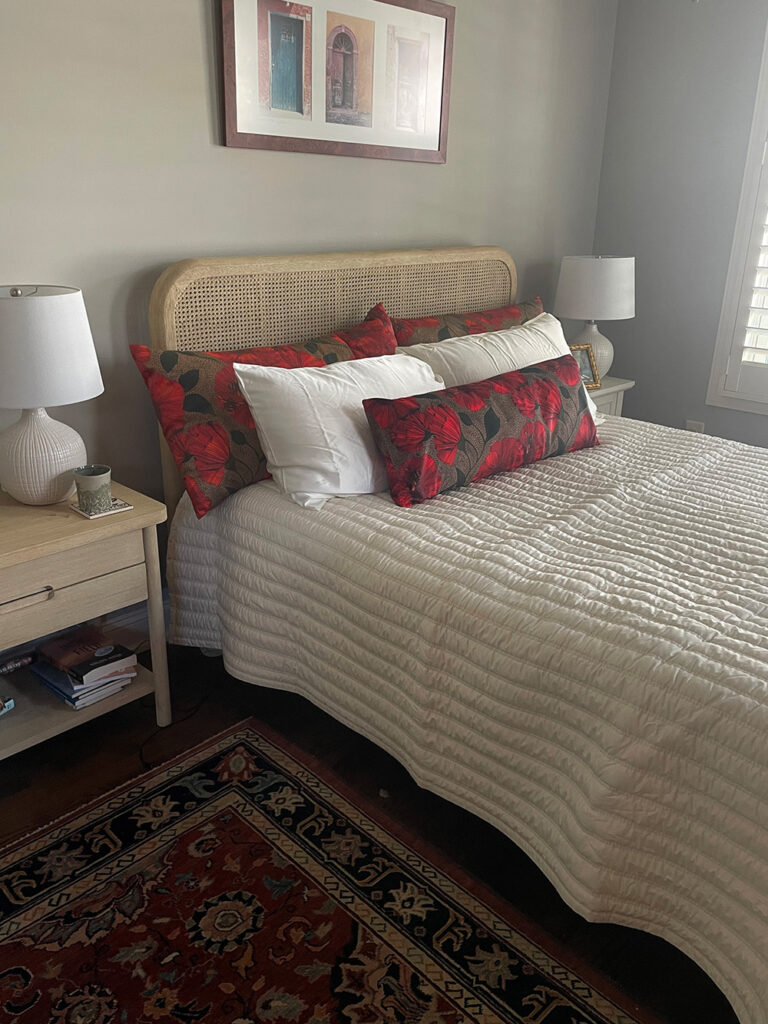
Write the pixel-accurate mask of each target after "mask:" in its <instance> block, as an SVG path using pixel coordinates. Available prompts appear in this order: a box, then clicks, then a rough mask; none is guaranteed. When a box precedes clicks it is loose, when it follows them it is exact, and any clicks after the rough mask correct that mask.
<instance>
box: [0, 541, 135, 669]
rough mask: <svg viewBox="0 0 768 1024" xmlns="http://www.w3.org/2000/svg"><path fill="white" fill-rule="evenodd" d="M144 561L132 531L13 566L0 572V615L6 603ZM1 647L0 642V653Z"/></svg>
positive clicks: (68, 585)
mask: <svg viewBox="0 0 768 1024" xmlns="http://www.w3.org/2000/svg"><path fill="white" fill-rule="evenodd" d="M143 561H144V547H143V545H142V543H141V534H140V533H139V532H138V531H134V532H133V533H126V534H123V535H122V536H119V537H110V538H109V539H108V540H101V541H97V542H96V543H95V544H84V545H83V546H82V547H79V548H73V549H72V550H71V551H61V552H58V553H57V554H55V555H48V557H47V558H36V559H34V560H33V561H31V562H24V563H22V564H21V565H12V566H10V567H9V568H7V569H3V570H2V571H0V613H2V606H3V605H4V604H5V603H7V602H9V601H13V602H17V601H19V600H20V599H22V598H26V597H29V598H30V599H33V598H34V596H35V595H39V594H40V593H41V592H45V591H46V588H51V589H53V590H60V589H61V588H62V587H70V586H72V584H74V583H82V582H84V581H85V580H90V579H93V578H94V577H96V576H103V575H104V573H107V572H114V571H115V570H116V569H125V568H127V567H128V566H129V565H138V564H139V563H140V562H143ZM6 646H7V645H6ZM2 648H3V644H2V640H0V650H2Z"/></svg>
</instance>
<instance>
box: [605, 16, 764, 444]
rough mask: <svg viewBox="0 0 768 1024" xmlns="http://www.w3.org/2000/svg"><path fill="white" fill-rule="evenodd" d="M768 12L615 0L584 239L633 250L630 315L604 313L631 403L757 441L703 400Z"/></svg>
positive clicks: (755, 420) (760, 425) (641, 412)
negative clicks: (592, 216) (600, 145)
mask: <svg viewBox="0 0 768 1024" xmlns="http://www.w3.org/2000/svg"><path fill="white" fill-rule="evenodd" d="M766 19H768V4H766V0H701V2H700V3H691V0H619V13H618V20H617V26H616V41H615V47H614V59H613V73H612V78H611V91H610V103H609V113H608V124H607V129H606V138H605V151H604V159H603V171H602V180H601V186H600V200H599V209H598V219H597V231H596V238H595V250H594V251H595V252H596V253H603V254H606V255H607V254H616V255H634V256H636V257H637V317H636V318H635V319H634V320H631V321H623V322H617V323H611V324H606V325H605V328H604V330H605V333H606V334H607V335H608V336H609V337H610V338H611V340H612V341H613V342H614V344H615V348H616V359H615V363H614V367H613V370H612V372H613V373H615V374H616V375H617V376H623V377H630V378H634V379H636V380H637V382H638V383H637V388H636V389H635V390H634V391H630V392H629V393H628V394H627V396H626V399H625V405H624V409H625V412H626V413H627V414H628V415H630V416H635V417H637V418H639V419H648V420H653V421H656V422H658V423H666V424H669V425H671V426H683V424H684V422H685V420H686V419H694V420H701V421H704V423H705V425H706V430H707V432H708V433H712V434H719V435H721V436H723V437H732V438H736V439H737V440H742V441H746V442H748V443H751V444H761V445H768V416H758V415H754V414H751V413H741V412H735V411H733V410H730V409H721V408H716V407H714V406H707V405H706V404H705V399H706V392H707V384H708V381H709V372H710V367H711V363H712V355H713V352H714V345H715V338H716V335H717V328H718V322H719V318H720V306H721V303H722V299H723V291H724V288H725V278H726V274H727V271H728V261H729V258H730V250H731V243H732V240H733V230H734V225H735V222H736V212H737V208H738V203H739V194H740V191H741V183H742V176H743V173H744V160H745V157H746V151H747V144H748V141H749V131H750V126H751V119H752V111H753V108H754V100H755V94H756V89H757V81H758V77H759V70H760V60H761V56H762V48H763V40H764V36H765V29H766Z"/></svg>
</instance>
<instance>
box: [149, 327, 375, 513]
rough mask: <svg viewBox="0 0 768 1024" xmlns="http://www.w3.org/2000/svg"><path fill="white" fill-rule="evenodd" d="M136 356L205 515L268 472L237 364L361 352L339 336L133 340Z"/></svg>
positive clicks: (315, 361)
mask: <svg viewBox="0 0 768 1024" xmlns="http://www.w3.org/2000/svg"><path fill="white" fill-rule="evenodd" d="M376 323H378V322H376ZM361 326H362V325H361ZM364 326H365V327H366V328H369V327H370V325H369V324H365V325H364ZM352 330H355V328H353V329H352ZM340 333H344V332H340ZM390 333H391V327H390ZM393 337H394V335H393ZM131 355H132V356H133V358H134V361H135V363H136V366H137V367H138V368H139V372H140V373H141V376H142V377H143V378H144V383H145V384H146V385H147V390H148V391H149V395H150V398H151V399H152V404H153V405H154V407H155V412H156V413H157V418H158V420H159V422H160V426H161V428H162V431H163V434H164V436H165V439H166V441H167V442H168V447H169V448H170V450H171V454H172V455H173V458H174V460H175V462H176V465H177V466H178V467H179V470H180V472H181V475H182V479H183V481H184V487H185V488H186V491H187V493H188V494H189V497H190V499H191V501H192V507H193V508H194V510H195V514H196V515H197V516H198V518H200V517H202V516H204V515H205V513H206V512H209V511H210V510H211V509H212V508H215V507H216V505H218V504H220V503H221V502H222V501H223V500H224V499H225V498H226V497H228V496H229V495H230V494H234V493H235V491H239V490H240V488H241V487H246V486H248V484H255V483H258V482H259V480H265V479H266V478H267V477H268V476H269V474H268V473H267V463H266V458H265V456H264V452H263V451H262V448H261V444H260V442H259V437H258V434H257V433H256V427H255V425H254V422H253V418H252V417H251V411H250V409H249V408H248V403H247V402H246V400H245V399H244V398H243V396H242V394H241V393H240V388H239V387H238V384H237V379H236V378H235V371H234V370H233V368H232V366H233V364H234V363H254V364H256V365H258V366H282V367H287V368H292V367H297V366H325V365H327V364H329V363H337V362H346V361H347V360H349V359H352V358H354V356H353V351H352V349H351V348H350V346H349V345H347V344H345V343H344V342H343V341H341V340H339V339H337V338H335V337H334V338H330V337H328V338H319V339H317V340H316V341H307V342H304V343H303V344H299V345H274V346H270V347H265V348H251V349H246V350H245V351H239V352H174V351H171V350H170V349H169V350H167V351H165V352H152V351H151V350H150V349H149V348H147V346H146V345H131Z"/></svg>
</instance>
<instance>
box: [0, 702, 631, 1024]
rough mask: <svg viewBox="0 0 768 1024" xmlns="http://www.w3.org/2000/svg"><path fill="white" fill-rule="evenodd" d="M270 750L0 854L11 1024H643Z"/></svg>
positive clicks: (168, 783) (241, 746) (238, 737)
mask: <svg viewBox="0 0 768 1024" xmlns="http://www.w3.org/2000/svg"><path fill="white" fill-rule="evenodd" d="M269 737H270V738H268V735H266V734H265V731H264V730H262V729H261V727H260V726H259V725H258V723H255V722H246V723H243V724H241V725H240V726H238V727H237V728H236V729H234V730H232V731H230V732H228V733H226V734H223V735H221V736H219V737H217V738H215V739H213V740H212V741H210V742H209V743H207V744H205V745H204V746H202V747H198V748H197V749H196V750H194V751H191V752H190V753H188V754H186V755H184V756H183V757H181V758H178V759H177V760H175V761H173V762H170V763H169V764H167V765H164V766H163V767H161V768H158V769H155V770H153V771H150V772H148V773H147V774H145V775H143V776H141V777H140V778H139V779H138V780H137V781H135V782H133V783H131V784H129V785H126V786H124V787H122V788H120V789H118V790H115V791H113V792H112V793H110V794H109V795H107V796H106V797H104V798H103V799H101V800H99V801H96V802H94V803H92V804H90V805H89V806H87V807H86V808H83V809H81V810H79V811H77V812H74V813H72V814H70V815H68V816H66V817H64V818H61V819H59V820H58V821H57V822H55V823H54V824H53V825H52V826H50V827H48V828H46V829H45V830H40V831H39V832H37V833H35V834H34V835H33V836H32V837H28V838H25V839H23V840H19V841H17V842H16V843H14V844H12V845H11V846H9V847H7V848H6V849H5V850H3V851H2V852H1V853H0V1020H3V1021H14V1022H19V1024H111V1022H116V1024H117V1022H119V1024H150V1022H155V1021H160V1020H163V1021H179V1022H182V1024H193V1022H198V1021H200V1022H206V1024H256V1022H262V1021H278V1022H280V1021H289V1022H299V1024H389V1022H391V1024H509V1022H525V1024H541V1022H546V1024H636V1021H637V1020H638V1018H637V1017H634V1016H630V1015H629V1013H628V1012H627V1011H626V1010H624V1009H622V1008H621V1006H620V1005H619V1003H618V1002H617V1001H616V997H615V994H614V995H613V997H612V996H609V995H607V994H606V992H607V991H608V989H603V991H602V992H600V991H598V989H597V988H596V987H595V985H594V983H592V982H590V981H587V980H585V978H584V976H583V972H582V976H579V974H577V973H575V972H574V971H573V970H572V969H571V968H570V967H568V966H566V964H564V963H563V962H562V960H560V959H558V957H557V956H556V955H554V954H553V953H552V951H551V949H549V950H548V949H547V948H545V946H544V945H543V944H541V940H540V939H539V940H538V941H534V940H533V939H532V938H531V937H530V933H529V934H528V935H527V934H525V933H524V931H523V929H522V928H521V927H520V924H519V922H517V921H516V919H515V917H514V912H513V911H511V909H510V908H509V907H505V905H504V904H502V903H501V902H500V901H498V900H496V898H495V897H494V896H493V895H492V894H490V893H483V892H482V891H480V889H479V887H478V885H477V883H474V882H472V881H471V880H470V879H469V878H467V877H463V876H462V875H461V873H460V872H458V871H456V870H455V869H451V868H450V866H447V865H444V864H443V863H442V862H441V861H440V858H439V856H437V855H436V854H430V853H429V852H428V851H426V850H425V849H424V847H423V846H422V845H420V844H419V842H418V841H416V840H414V841H409V840H408V839H407V837H405V836H404V835H403V833H402V832H401V831H400V830H399V827H398V826H396V825H394V824H393V823H391V822H390V823H386V822H383V821H382V816H381V814H380V813H379V812H378V811H372V812H370V813H366V811H364V810H362V809H361V807H360V806H358V804H357V803H355V802H354V798H352V796H351V794H349V793H348V792H347V791H346V790H345V789H344V787H343V786H340V785H339V784H338V783H335V782H334V781H333V780H331V779H330V778H329V777H328V775H327V773H324V772H322V769H318V768H317V766H314V767H313V768H310V767H309V766H308V763H307V760H306V758H302V756H301V755H299V754H297V753H296V752H293V751H291V750H290V748H289V747H288V746H287V745H286V744H285V743H283V742H282V741H280V739H279V738H278V737H274V736H272V735H271V734H269ZM601 988H602V986H601Z"/></svg>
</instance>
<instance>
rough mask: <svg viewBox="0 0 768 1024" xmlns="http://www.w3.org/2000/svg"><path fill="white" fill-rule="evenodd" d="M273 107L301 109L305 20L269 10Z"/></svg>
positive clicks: (301, 112) (275, 108)
mask: <svg viewBox="0 0 768 1024" xmlns="http://www.w3.org/2000/svg"><path fill="white" fill-rule="evenodd" d="M270 44H271V47H272V91H271V95H272V104H271V105H272V109H273V110H293V111H296V113H298V114H303V113H304V97H303V89H302V79H303V78H304V22H303V21H302V20H301V19H300V18H289V17H287V16H286V15H284V14H276V13H275V12H274V11H272V12H271V13H270Z"/></svg>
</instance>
